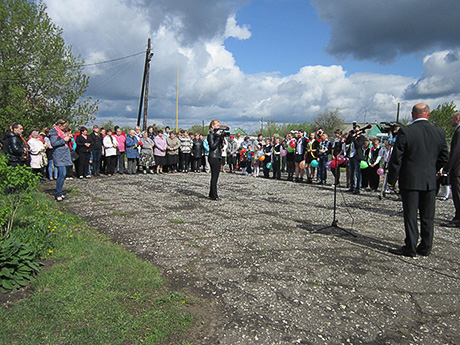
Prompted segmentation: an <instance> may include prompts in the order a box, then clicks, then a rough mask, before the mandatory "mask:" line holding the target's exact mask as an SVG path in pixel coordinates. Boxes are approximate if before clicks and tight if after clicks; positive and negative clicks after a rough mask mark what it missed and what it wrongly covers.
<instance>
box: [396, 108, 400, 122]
mask: <svg viewBox="0 0 460 345" xmlns="http://www.w3.org/2000/svg"><path fill="white" fill-rule="evenodd" d="M400 109H401V103H398V112H397V113H396V122H399V110H400Z"/></svg>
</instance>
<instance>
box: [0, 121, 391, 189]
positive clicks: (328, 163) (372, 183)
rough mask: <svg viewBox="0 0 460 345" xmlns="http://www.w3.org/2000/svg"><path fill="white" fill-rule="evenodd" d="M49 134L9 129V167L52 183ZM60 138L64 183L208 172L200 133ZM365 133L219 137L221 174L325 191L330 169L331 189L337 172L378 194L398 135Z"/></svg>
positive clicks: (65, 131)
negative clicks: (65, 155) (65, 157)
mask: <svg viewBox="0 0 460 345" xmlns="http://www.w3.org/2000/svg"><path fill="white" fill-rule="evenodd" d="M53 128H54V129H56V128H58V126H54V127H53ZM52 130H53V129H49V128H42V129H41V130H40V129H38V128H31V129H30V134H29V136H28V137H26V138H24V137H23V131H24V129H23V127H22V126H21V125H20V124H18V123H14V124H12V125H11V126H10V128H9V129H8V130H7V131H6V132H5V134H4V136H3V138H2V142H3V146H4V151H5V152H6V153H7V154H8V155H9V160H10V161H9V164H10V165H12V166H15V165H29V166H30V167H31V168H32V170H33V171H34V172H35V173H37V174H41V175H42V176H43V177H44V178H47V179H49V180H54V179H57V178H58V165H56V164H55V162H54V159H53V152H54V151H55V147H54V145H53V142H52V138H51V137H52V134H53V133H51V132H52ZM59 134H60V136H61V137H68V138H69V140H68V143H67V146H68V148H69V151H70V157H71V160H70V162H69V161H67V162H66V166H65V176H66V179H72V178H79V179H83V178H91V177H98V176H100V175H101V174H104V175H106V176H109V177H110V176H113V175H115V174H128V175H129V174H137V173H141V174H163V173H169V174H174V173H200V172H203V173H207V172H210V164H209V143H208V139H207V138H206V137H205V136H204V135H203V134H202V133H188V132H187V131H185V130H183V131H180V132H179V133H176V132H175V131H171V130H170V128H169V127H166V128H165V130H164V131H163V130H159V129H157V128H154V127H152V126H151V127H148V128H147V130H146V131H141V130H140V128H139V127H135V128H134V129H131V130H129V131H128V133H124V132H123V131H122V130H121V129H120V128H119V127H117V126H115V128H113V129H112V128H99V127H98V126H97V125H95V126H93V128H92V131H91V133H88V129H87V128H86V127H80V129H79V131H78V132H77V133H72V132H71V130H70V128H69V127H68V126H64V127H63V128H62V133H59ZM364 134H365V133H364V131H361V130H360V128H359V126H355V127H354V128H353V130H351V131H350V132H348V133H346V134H343V133H342V131H341V130H340V129H337V130H336V131H335V132H334V138H333V139H329V135H328V134H327V133H325V132H324V131H323V130H322V129H318V130H317V131H316V132H312V133H310V134H309V135H307V134H306V133H305V132H304V131H303V130H302V129H300V130H298V131H292V132H291V133H288V134H287V135H286V136H285V137H282V138H280V137H279V136H272V137H270V138H264V137H263V135H262V134H259V135H258V136H257V139H255V140H252V141H251V139H250V138H249V137H248V136H246V137H243V136H242V135H241V134H240V133H236V135H235V136H233V135H230V136H226V137H224V139H223V144H222V148H221V151H222V152H221V153H222V158H223V159H222V167H221V169H222V170H221V172H224V173H225V172H228V173H239V174H242V175H246V176H252V177H264V178H273V179H278V180H279V179H281V176H282V175H281V173H287V177H286V179H287V180H288V181H293V182H297V183H302V182H305V183H307V184H321V185H324V184H327V176H328V170H330V171H331V173H332V175H333V176H335V179H334V183H339V179H340V170H341V169H340V168H344V169H342V170H345V172H346V176H347V178H346V187H348V188H349V191H350V192H353V193H356V194H357V193H359V192H360V189H361V188H366V189H367V190H372V191H377V189H378V188H379V183H380V180H381V179H380V176H381V175H382V173H381V170H382V167H383V168H386V164H387V162H388V161H389V158H390V156H391V152H392V147H393V145H394V139H395V135H390V138H389V139H388V140H387V141H386V142H385V143H384V144H382V143H380V140H379V139H377V138H375V139H373V140H372V141H370V140H368V139H367V138H366V137H365V135H364ZM395 134H396V133H395ZM55 135H56V133H55ZM379 169H380V170H379Z"/></svg>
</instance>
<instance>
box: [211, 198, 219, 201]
mask: <svg viewBox="0 0 460 345" xmlns="http://www.w3.org/2000/svg"><path fill="white" fill-rule="evenodd" d="M210 199H211V200H214V201H220V200H221V199H220V198H219V197H217V198H211V197H210Z"/></svg>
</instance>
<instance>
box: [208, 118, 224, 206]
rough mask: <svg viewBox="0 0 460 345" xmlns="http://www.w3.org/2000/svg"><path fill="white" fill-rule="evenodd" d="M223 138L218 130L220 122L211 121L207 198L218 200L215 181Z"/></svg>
mask: <svg viewBox="0 0 460 345" xmlns="http://www.w3.org/2000/svg"><path fill="white" fill-rule="evenodd" d="M223 140H224V138H223V136H222V131H221V130H220V121H219V120H212V121H211V123H210V124H209V133H208V144H209V165H210V166H211V188H210V190H209V198H211V200H220V198H219V196H218V195H217V180H218V179H219V172H220V170H221V167H222V147H223Z"/></svg>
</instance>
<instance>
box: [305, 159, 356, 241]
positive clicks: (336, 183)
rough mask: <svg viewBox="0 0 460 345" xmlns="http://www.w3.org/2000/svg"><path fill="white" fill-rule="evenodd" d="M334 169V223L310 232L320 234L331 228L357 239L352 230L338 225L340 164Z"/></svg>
mask: <svg viewBox="0 0 460 345" xmlns="http://www.w3.org/2000/svg"><path fill="white" fill-rule="evenodd" d="M334 169H335V175H334V216H333V219H332V223H331V225H328V226H324V227H322V228H319V229H316V230H313V231H310V233H311V234H314V233H316V232H320V231H323V230H326V229H329V228H334V229H339V230H342V231H343V232H346V233H347V234H349V235H351V236H353V237H357V236H356V235H355V234H354V233H352V232H351V231H350V230H347V229H345V228H342V227H340V226H339V225H338V223H339V222H338V221H337V218H336V216H337V185H338V183H339V181H338V178H337V177H336V176H337V174H338V169H340V167H339V164H337V165H336V167H335V168H334Z"/></svg>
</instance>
